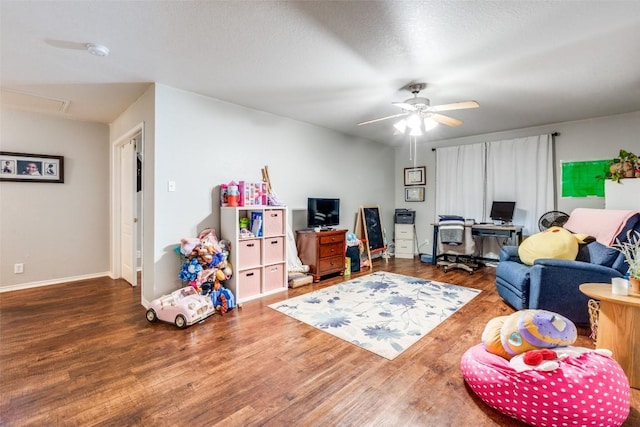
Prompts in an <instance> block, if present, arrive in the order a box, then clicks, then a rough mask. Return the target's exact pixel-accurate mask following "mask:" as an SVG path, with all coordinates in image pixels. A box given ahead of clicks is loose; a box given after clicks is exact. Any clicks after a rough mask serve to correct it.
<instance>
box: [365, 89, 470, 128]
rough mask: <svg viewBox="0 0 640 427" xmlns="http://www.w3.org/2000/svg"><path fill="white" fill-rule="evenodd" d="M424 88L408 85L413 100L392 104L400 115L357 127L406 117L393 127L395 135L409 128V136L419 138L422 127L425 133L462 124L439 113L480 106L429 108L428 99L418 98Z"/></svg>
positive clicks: (457, 104) (461, 104)
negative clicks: (396, 107) (400, 111)
mask: <svg viewBox="0 0 640 427" xmlns="http://www.w3.org/2000/svg"><path fill="white" fill-rule="evenodd" d="M425 87H427V84H426V83H413V84H410V85H409V86H408V87H407V88H408V89H409V91H411V93H412V94H413V98H409V99H407V100H405V101H404V102H393V105H396V106H398V107H400V108H402V113H399V114H394V115H392V116H387V117H381V118H379V119H373V120H367V121H366V122H361V123H358V126H362V125H367V124H370V123H375V122H380V121H382V120H388V119H393V118H395V117H405V116H408V117H407V118H406V119H402V120H400V121H398V122H397V123H395V124H394V125H393V126H394V127H395V128H396V134H398V133H404V131H405V130H406V129H407V128H409V129H411V133H410V135H412V136H420V135H422V129H423V126H424V130H425V131H429V130H431V129H433V128H435V127H436V126H438V124H439V123H442V124H443V125H447V126H450V127H456V126H460V125H461V124H462V123H463V122H462V120H459V119H455V118H453V117H449V116H445V115H444V114H439V112H440V111H451V110H464V109H467V108H478V107H479V106H480V104H478V103H477V102H476V101H462V102H454V103H453V104H442V105H434V106H431V105H430V101H429V99H427V98H423V97H421V96H418V94H419V93H420V91H421V90H423V89H424V88H425Z"/></svg>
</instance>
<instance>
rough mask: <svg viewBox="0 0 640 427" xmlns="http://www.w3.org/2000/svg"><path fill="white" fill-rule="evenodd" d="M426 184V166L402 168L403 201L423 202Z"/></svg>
mask: <svg viewBox="0 0 640 427" xmlns="http://www.w3.org/2000/svg"><path fill="white" fill-rule="evenodd" d="M426 184H427V167H426V166H417V167H413V168H404V185H405V189H404V201H405V202H424V199H425V187H424V186H425V185H426Z"/></svg>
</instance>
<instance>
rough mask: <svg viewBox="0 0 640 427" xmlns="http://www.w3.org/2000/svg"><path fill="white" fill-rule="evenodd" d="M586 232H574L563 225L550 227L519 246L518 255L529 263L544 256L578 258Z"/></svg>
mask: <svg viewBox="0 0 640 427" xmlns="http://www.w3.org/2000/svg"><path fill="white" fill-rule="evenodd" d="M588 238H589V236H587V235H585V234H573V233H572V232H570V231H569V230H567V229H565V228H562V227H549V228H548V229H547V230H545V231H543V232H541V233H536V234H534V235H532V236H529V237H528V238H526V239H524V241H523V242H522V243H521V244H520V246H518V256H519V257H520V260H521V261H522V262H523V263H524V264H527V265H533V263H534V262H535V260H537V259H544V258H555V259H568V260H574V259H576V255H578V249H579V244H580V243H583V242H584V241H585V240H587V239H588Z"/></svg>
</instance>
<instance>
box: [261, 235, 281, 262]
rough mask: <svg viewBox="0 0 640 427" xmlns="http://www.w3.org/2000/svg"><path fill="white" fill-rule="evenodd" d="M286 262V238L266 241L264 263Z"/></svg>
mask: <svg viewBox="0 0 640 427" xmlns="http://www.w3.org/2000/svg"><path fill="white" fill-rule="evenodd" d="M284 261H285V259H284V237H267V238H266V239H264V263H265V264H275V263H278V262H284Z"/></svg>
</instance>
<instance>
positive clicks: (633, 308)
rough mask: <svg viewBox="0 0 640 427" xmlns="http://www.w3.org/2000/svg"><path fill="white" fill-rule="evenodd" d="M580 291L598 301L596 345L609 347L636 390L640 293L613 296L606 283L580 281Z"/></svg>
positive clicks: (639, 379) (638, 382) (639, 368)
mask: <svg viewBox="0 0 640 427" xmlns="http://www.w3.org/2000/svg"><path fill="white" fill-rule="evenodd" d="M580 292H582V293H583V294H585V295H587V296H588V297H591V298H593V299H597V300H599V301H600V312H599V314H598V338H597V342H596V348H606V349H608V350H611V351H612V352H613V358H614V359H615V360H616V361H617V362H618V363H619V364H620V367H622V370H623V371H624V373H625V374H627V377H628V378H629V385H630V386H631V387H633V388H638V389H640V363H638V361H639V360H640V328H638V326H637V325H640V294H634V293H630V294H629V295H626V296H625V295H613V294H612V293H611V285H610V284H608V283H583V284H582V285H580Z"/></svg>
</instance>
